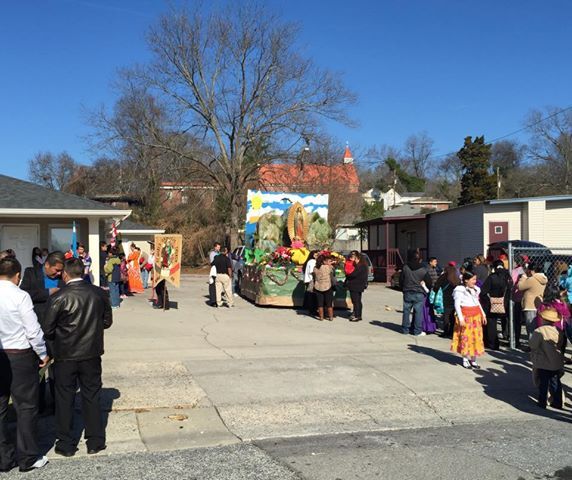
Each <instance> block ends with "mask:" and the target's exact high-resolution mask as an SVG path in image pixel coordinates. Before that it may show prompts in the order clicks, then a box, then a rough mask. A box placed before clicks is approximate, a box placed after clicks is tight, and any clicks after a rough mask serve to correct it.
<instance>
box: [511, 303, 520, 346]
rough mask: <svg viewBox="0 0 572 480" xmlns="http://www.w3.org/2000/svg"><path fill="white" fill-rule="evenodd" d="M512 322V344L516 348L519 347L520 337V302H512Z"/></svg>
mask: <svg viewBox="0 0 572 480" xmlns="http://www.w3.org/2000/svg"><path fill="white" fill-rule="evenodd" d="M512 321H513V330H514V332H512V333H514V343H515V345H516V346H517V347H519V346H520V335H521V332H522V305H521V304H520V302H513V304H512Z"/></svg>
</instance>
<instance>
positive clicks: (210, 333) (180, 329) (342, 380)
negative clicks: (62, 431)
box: [6, 276, 572, 480]
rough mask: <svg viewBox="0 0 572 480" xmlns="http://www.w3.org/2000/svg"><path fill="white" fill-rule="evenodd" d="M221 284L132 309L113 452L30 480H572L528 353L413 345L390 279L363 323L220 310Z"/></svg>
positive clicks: (108, 364) (197, 286) (117, 335)
mask: <svg viewBox="0 0 572 480" xmlns="http://www.w3.org/2000/svg"><path fill="white" fill-rule="evenodd" d="M206 287H207V285H206V279H204V278H202V277H195V276H186V277H184V280H183V285H182V287H181V289H179V290H174V289H173V290H172V292H171V299H172V301H173V302H176V303H177V305H176V306H177V308H176V309H171V310H170V311H168V312H162V311H157V310H153V309H151V308H150V307H149V305H148V304H147V302H146V299H145V298H144V296H139V297H135V298H129V299H127V300H126V301H125V302H124V304H123V306H122V308H121V309H120V310H119V311H117V312H116V316H115V323H114V325H113V327H112V328H111V329H110V330H109V331H107V334H106V335H107V336H106V354H105V355H104V407H105V408H106V410H108V412H106V417H107V425H108V426H107V437H108V438H107V444H108V449H107V450H106V451H105V452H102V453H100V454H98V455H97V456H95V457H89V458H88V457H87V455H86V454H85V446H84V444H83V442H82V443H80V445H79V448H80V450H79V451H78V453H77V454H76V457H75V458H72V459H63V458H61V457H58V456H57V455H55V454H54V453H53V451H51V452H50V453H49V457H50V464H49V465H48V466H47V467H46V468H45V469H42V470H41V471H39V472H34V473H31V474H29V475H28V477H29V478H46V477H47V476H53V477H57V478H59V479H67V478H70V479H72V478H74V479H75V478H78V479H80V478H118V479H135V478H153V479H161V478H165V479H167V478H188V479H192V478H196V479H207V478H213V479H274V478H276V479H289V478H304V479H332V480H335V479H344V480H345V479H350V478H359V479H370V478H387V479H413V478H443V479H448V478H451V479H460V478H473V477H474V476H475V477H478V478H481V479H489V478H490V479H499V478H506V479H518V478H524V479H533V478H562V479H564V478H572V474H571V472H572V469H571V467H572V453H571V452H570V441H571V440H572V435H571V434H570V422H571V420H572V411H571V409H570V404H569V403H568V404H567V406H566V409H565V410H564V411H561V412H559V411H554V410H551V409H548V410H546V411H543V410H540V409H539V408H538V407H537V406H536V404H535V403H534V401H533V399H534V394H535V390H534V388H533V386H532V382H531V373H530V362H529V359H528V356H527V355H526V354H523V353H521V352H516V353H512V352H508V351H507V350H503V351H500V352H492V353H491V354H487V355H485V357H484V358H483V359H482V362H481V363H482V366H483V368H482V369H481V370H478V371H470V370H465V369H463V368H462V367H461V366H460V361H459V358H458V357H457V356H455V355H453V354H451V353H450V352H449V342H448V341H447V340H445V339H441V338H439V337H437V336H435V335H430V336H427V337H423V338H414V337H410V336H405V335H402V334H401V333H400V332H399V331H400V328H399V323H400V318H401V315H400V313H399V312H397V311H396V310H397V309H399V308H400V303H401V295H400V293H399V292H395V291H393V290H390V289H387V288H385V287H384V286H381V285H378V284H372V285H370V287H369V288H368V290H367V291H366V294H365V301H364V305H365V307H364V318H365V320H364V321H363V322H359V323H350V322H348V321H347V319H346V318H344V316H346V317H347V314H346V313H345V312H337V315H338V316H337V317H336V319H335V320H334V321H333V322H331V323H330V322H318V321H316V320H314V319H312V318H309V317H307V316H306V315H304V314H303V313H302V312H296V311H295V310H292V309H273V308H259V307H256V306H254V305H252V304H251V303H249V302H247V301H245V300H243V299H237V302H236V303H237V306H236V307H235V308H233V309H229V308H219V309H214V308H211V307H209V306H207V305H206V300H207V299H206V298H205V295H206V293H207V288H206ZM145 295H147V294H145ZM569 373H570V372H569ZM569 373H568V375H566V376H565V377H564V383H565V390H566V392H567V394H568V395H569V394H570V387H569V385H570V382H569V380H570V375H569ZM77 407H78V412H77V413H78V414H79V408H80V405H79V403H78V405H77ZM52 423H53V422H52V418H51V417H47V418H43V419H42V421H41V429H42V434H43V444H44V445H45V446H46V449H48V448H50V447H51V445H52V442H53V425H52ZM78 433H79V432H78ZM567 467H568V470H566V469H567ZM557 472H559V473H557ZM17 475H18V474H17V473H16V472H12V473H10V474H8V475H7V476H6V477H7V478H11V476H14V477H16V476H17Z"/></svg>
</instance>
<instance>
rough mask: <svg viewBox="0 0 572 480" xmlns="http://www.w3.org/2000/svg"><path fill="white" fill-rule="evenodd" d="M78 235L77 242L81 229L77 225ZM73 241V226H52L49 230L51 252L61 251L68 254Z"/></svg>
mask: <svg viewBox="0 0 572 480" xmlns="http://www.w3.org/2000/svg"><path fill="white" fill-rule="evenodd" d="M76 235H77V241H78V242H79V238H80V236H79V228H78V226H77V225H76ZM71 240H72V226H71V225H70V226H69V227H66V226H63V225H61V226H60V225H58V226H50V228H49V247H48V248H49V250H50V252H54V251H56V250H59V251H61V252H66V251H68V250H69V249H70V247H71Z"/></svg>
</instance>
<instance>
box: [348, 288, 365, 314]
mask: <svg viewBox="0 0 572 480" xmlns="http://www.w3.org/2000/svg"><path fill="white" fill-rule="evenodd" d="M362 293H363V292H355V291H353V290H350V298H351V299H352V304H353V306H354V316H355V317H356V318H361V314H362V310H363V304H362V302H361V294H362Z"/></svg>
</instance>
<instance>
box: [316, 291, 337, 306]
mask: <svg viewBox="0 0 572 480" xmlns="http://www.w3.org/2000/svg"><path fill="white" fill-rule="evenodd" d="M314 292H315V293H316V301H317V303H318V308H324V307H326V308H332V307H333V306H334V290H333V289H332V288H330V289H329V290H326V291H325V292H320V290H314Z"/></svg>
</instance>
